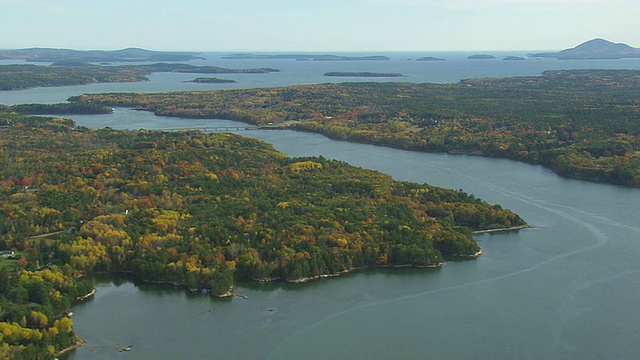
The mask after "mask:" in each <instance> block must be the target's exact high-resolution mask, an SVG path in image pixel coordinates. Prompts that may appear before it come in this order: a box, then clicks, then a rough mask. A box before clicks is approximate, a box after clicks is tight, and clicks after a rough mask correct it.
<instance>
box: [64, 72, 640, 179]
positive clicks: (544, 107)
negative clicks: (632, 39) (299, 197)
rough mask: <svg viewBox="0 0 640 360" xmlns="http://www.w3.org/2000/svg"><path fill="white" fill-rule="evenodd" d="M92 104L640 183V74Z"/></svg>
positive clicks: (308, 88) (90, 98) (137, 97)
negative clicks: (284, 128)
mask: <svg viewBox="0 0 640 360" xmlns="http://www.w3.org/2000/svg"><path fill="white" fill-rule="evenodd" d="M72 100H73V101H78V102H82V103H85V104H93V105H95V104H100V105H109V106H127V107H137V108H142V109H148V110H150V111H154V112H155V113H156V114H157V115H171V116H180V117H200V118H225V119H233V120H240V121H245V122H249V123H254V124H266V123H278V124H281V123H282V124H287V126H290V127H292V128H295V129H300V130H305V131H313V132H319V133H322V134H325V135H327V136H329V137H332V138H335V139H342V140H350V141H360V142H370V143H376V144H382V145H388V146H394V147H399V148H403V149H411V150H420V151H436V152H463V153H474V154H483V155H487V156H495V157H504V158H509V159H515V160H520V161H525V162H529V163H534V164H542V165H544V166H547V167H549V168H551V169H553V170H554V171H555V172H557V173H558V174H560V175H563V176H568V177H575V178H581V179H587V180H595V181H604V182H610V183H615V184H622V185H630V186H639V185H640V151H639V150H640V137H639V135H640V71H636V70H569V71H548V72H545V73H544V75H543V76H536V77H516V78H504V79H470V80H465V81H462V82H460V83H457V84H410V83H343V84H319V85H300V86H292V87H282V88H261V89H241V90H225V91H209V92H176V93H163V94H102V95H84V96H81V97H76V98H74V99H72Z"/></svg>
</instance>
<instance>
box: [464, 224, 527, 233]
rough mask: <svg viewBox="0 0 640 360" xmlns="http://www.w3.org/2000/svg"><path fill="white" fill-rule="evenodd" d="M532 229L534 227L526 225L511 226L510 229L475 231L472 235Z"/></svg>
mask: <svg viewBox="0 0 640 360" xmlns="http://www.w3.org/2000/svg"><path fill="white" fill-rule="evenodd" d="M533 228H534V226H532V225H529V224H527V225H520V226H512V227H508V228H500V229H487V230H477V231H474V232H472V234H473V235H481V234H493V233H499V232H509V231H518V230H522V229H533Z"/></svg>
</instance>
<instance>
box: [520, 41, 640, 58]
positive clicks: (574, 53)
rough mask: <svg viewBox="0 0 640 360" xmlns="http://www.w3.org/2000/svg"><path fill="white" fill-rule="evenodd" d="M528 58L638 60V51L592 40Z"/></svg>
mask: <svg viewBox="0 0 640 360" xmlns="http://www.w3.org/2000/svg"><path fill="white" fill-rule="evenodd" d="M529 56H530V57H551V58H556V59H560V60H587V59H623V58H640V49H638V48H633V47H631V46H629V45H627V44H622V43H617V44H616V43H613V42H611V41H607V40H604V39H593V40H589V41H587V42H585V43H582V44H580V45H578V46H576V47H574V48H571V49H565V50H562V51H559V52H547V53H538V54H529Z"/></svg>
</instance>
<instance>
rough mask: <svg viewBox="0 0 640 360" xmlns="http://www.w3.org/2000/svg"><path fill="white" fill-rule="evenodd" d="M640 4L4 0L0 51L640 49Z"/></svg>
mask: <svg viewBox="0 0 640 360" xmlns="http://www.w3.org/2000/svg"><path fill="white" fill-rule="evenodd" d="M639 19H640V1H638V0H102V1H100V0H0V34H2V36H0V48H2V49H19V48H28V47H53V48H70V49H78V50H91V49H101V50H116V49H122V48H127V47H141V48H145V49H150V50H174V51H254V52H258V51H306V52H318V51H323V52H326V51H358V52H371V51H473V50H494V51H498V50H561V49H565V48H570V47H574V46H576V45H578V44H580V43H582V42H585V41H587V40H590V39H594V38H604V39H606V40H609V41H613V42H621V43H626V44H628V45H631V46H634V47H640V20H639Z"/></svg>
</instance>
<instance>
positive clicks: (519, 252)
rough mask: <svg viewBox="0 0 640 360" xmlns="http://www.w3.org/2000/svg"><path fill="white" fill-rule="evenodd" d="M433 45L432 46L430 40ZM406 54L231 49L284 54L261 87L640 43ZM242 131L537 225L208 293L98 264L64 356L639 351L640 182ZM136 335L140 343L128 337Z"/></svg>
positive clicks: (92, 120)
mask: <svg viewBox="0 0 640 360" xmlns="http://www.w3.org/2000/svg"><path fill="white" fill-rule="evenodd" d="M427 55H431V54H424V55H423V56H427ZM509 55H518V54H509ZM394 56H395V58H396V60H393V61H391V62H384V64H383V63H376V64H372V63H370V62H367V63H363V62H350V63H331V64H329V63H325V62H321V63H320V62H318V63H316V62H308V61H307V62H294V61H288V62H284V61H280V60H278V61H276V62H277V63H278V64H275V63H273V61H263V60H260V61H257V60H242V61H237V60H233V62H234V64H238V65H241V66H237V67H265V66H268V67H276V68H281V70H282V71H281V72H280V73H272V74H265V75H242V76H239V75H238V76H236V75H234V76H233V77H236V78H238V79H244V80H243V81H246V84H245V83H244V82H242V83H241V85H243V86H244V85H247V86H246V87H252V86H255V85H259V86H280V85H291V84H294V83H308V82H327V81H326V80H328V78H324V77H322V73H323V72H324V71H325V70H326V69H328V68H331V70H327V71H351V69H352V68H357V69H358V71H379V72H401V73H403V74H405V75H407V79H404V80H407V81H412V79H414V80H415V82H450V81H458V80H459V79H458V78H467V77H484V76H493V77H495V76H498V77H504V76H519V75H537V74H539V73H541V71H543V70H547V69H548V68H558V67H563V66H566V68H571V67H582V68H585V67H586V68H590V67H591V68H592V67H598V66H600V67H603V68H611V67H616V66H617V67H619V68H635V69H640V62H639V61H638V60H637V59H636V60H633V61H625V60H623V61H621V62H617V61H611V60H609V61H604V60H603V61H598V62H584V61H583V62H560V61H557V60H542V61H535V60H527V61H513V62H510V61H502V60H492V61H493V62H486V61H485V62H483V61H478V60H474V61H471V60H466V59H465V58H464V57H463V56H462V55H460V54H458V58H457V60H455V61H454V60H447V61H445V62H439V63H437V64H436V63H417V62H414V61H407V59H408V58H410V57H412V58H414V59H415V58H416V57H417V54H395V55H394ZM433 56H438V55H433ZM441 57H442V56H441ZM221 61H222V60H216V63H220V62H221ZM228 61H231V60H228ZM469 61H471V62H469ZM454 62H458V65H457V66H458V67H457V69H456V66H453V63H454ZM192 63H194V62H192ZM194 64H195V63H194ZM380 64H383V65H380ZM392 64H395V66H397V68H393V69H392V68H391V67H392ZM404 64H407V65H406V66H407V69H405V68H402V66H404ZM488 64H489V65H488ZM445 65H446V66H450V67H451V73H448V75H443V72H444V70H441V71H434V73H438V74H439V75H437V76H441V78H437V76H436V75H429V71H432V69H431V67H433V66H445ZM418 66H420V68H417V70H415V69H416V67H418ZM518 66H519V67H521V68H520V69H516V70H514V69H513V68H512V67H518ZM227 67H231V66H227ZM305 67H306V68H305ZM311 67H318V68H317V69H315V70H312V69H311ZM487 68H489V69H487ZM336 69H337V70H336ZM409 69H414V70H409ZM425 69H431V70H425ZM296 71H297V72H296ZM412 71H415V72H416V74H420V75H412V74H413V73H412ZM293 73H296V74H297V75H295V76H294V75H291V74H293ZM444 73H446V72H444ZM305 74H306V75H305ZM312 74H315V75H312ZM317 74H320V75H317ZM461 74H463V75H461ZM305 76H306V77H305ZM183 77H184V78H190V77H193V74H156V75H152V77H151V81H149V82H145V83H136V84H95V85H87V86H77V87H68V88H45V89H32V90H24V91H15V92H0V103H12V102H13V101H15V102H18V103H23V102H57V101H60V100H59V99H60V98H62V100H64V98H66V97H67V96H71V95H78V94H80V93H83V92H103V91H133V90H131V87H137V86H139V87H140V89H142V90H140V91H149V92H159V91H168V90H178V89H179V88H181V87H183V86H187V87H188V89H191V90H193V89H196V88H202V86H201V85H202V84H197V85H198V86H196V85H194V84H189V83H182V82H180V81H183ZM220 77H223V76H220ZM225 77H226V76H225ZM289 77H290V78H291V79H290V80H287V79H283V78H289ZM276 78H278V79H279V80H277V81H276V80H274V79H276ZM445 78H448V80H447V79H445ZM261 79H262V80H261ZM296 79H297V80H296ZM342 80H344V79H342ZM349 80H351V79H349ZM375 80H376V81H380V79H375ZM387 80H388V79H387ZM259 81H263V83H258V82H259ZM251 82H254V83H253V85H251V84H250V83H251ZM184 84H189V85H184ZM260 84H262V85H260ZM232 85H234V84H232ZM235 85H236V86H238V84H235ZM154 86H155V87H154ZM225 86H227V85H225ZM93 87H95V88H93ZM105 88H109V89H111V90H104V89H105ZM208 88H220V86H208ZM87 90H89V91H87ZM135 91H138V90H135ZM26 99H32V100H29V101H24V100H26ZM73 118H74V119H75V120H76V121H77V122H78V124H79V125H82V126H87V127H92V128H100V127H104V126H110V127H113V128H128V129H140V128H145V129H176V128H206V127H207V126H209V127H211V126H242V124H239V123H236V122H232V121H229V120H216V119H209V120H207V119H197V120H194V119H178V118H170V117H162V118H160V117H156V116H154V115H153V114H151V113H148V112H140V111H134V110H130V109H116V111H115V112H114V114H110V115H91V116H73ZM238 133H239V134H242V135H245V136H253V137H257V138H260V139H262V140H264V141H267V142H269V143H271V144H273V146H274V147H275V148H276V149H278V150H279V151H282V152H284V153H286V154H288V155H290V156H307V155H322V156H324V157H327V158H332V159H338V160H343V161H346V162H349V163H351V164H353V165H356V166H361V167H365V168H370V169H375V170H379V171H383V172H385V173H388V174H390V175H392V176H393V177H394V178H396V179H398V180H408V181H415V182H421V183H422V182H427V183H430V184H433V185H439V186H444V187H448V188H454V189H463V190H464V191H466V192H468V193H472V194H474V195H476V196H478V197H480V198H482V199H484V200H486V201H488V202H491V203H498V204H501V205H502V206H504V207H507V208H509V209H512V210H513V211H515V212H517V213H518V214H520V215H521V216H522V217H523V218H524V219H525V220H526V221H528V222H529V223H530V224H531V225H533V226H535V228H533V229H526V230H521V231H519V232H512V233H502V234H485V235H480V236H477V240H478V241H479V244H480V245H481V246H482V248H483V250H484V255H483V256H481V257H480V258H478V259H476V260H473V261H461V262H447V263H446V264H445V265H444V267H443V268H442V269H436V270H434V269H429V270H425V269H401V270H400V269H397V270H384V271H382V270H375V271H366V272H357V273H352V274H349V275H347V276H343V277H339V278H331V279H323V280H320V281H315V282H311V283H308V284H285V283H276V284H267V285H259V284H255V283H241V284H239V286H238V288H237V289H236V292H237V293H238V294H242V295H246V297H247V298H246V299H243V298H232V299H226V300H219V299H211V298H210V297H208V296H206V295H202V294H190V293H188V292H186V291H184V290H183V289H180V288H174V287H166V286H151V285H145V284H141V283H138V282H136V281H134V280H132V279H116V278H108V279H96V280H95V281H96V288H97V290H98V291H97V294H96V296H95V298H93V299H92V300H89V301H88V302H85V303H82V304H79V305H76V306H75V307H74V308H73V312H74V317H73V320H74V327H75V331H76V332H77V333H78V334H79V335H80V336H81V337H83V338H85V339H86V340H87V344H86V345H85V346H83V347H82V348H80V349H78V350H76V351H74V352H72V353H70V354H69V355H67V356H66V358H68V359H121V358H131V359H171V358H194V359H197V358H223V357H225V358H232V359H336V358H340V359H425V358H446V359H534V358H535V359H539V358H545V359H634V358H637V357H638V356H639V355H640V343H639V342H638V338H640V276H639V275H640V264H639V263H638V261H637V259H638V258H639V255H640V190H639V189H633V188H625V187H619V186H614V185H607V184H599V183H592V182H586V181H578V180H571V179H565V178H561V177H559V176H557V175H555V174H554V173H552V172H550V171H549V170H547V169H545V168H543V167H540V166H534V165H528V164H523V163H518V162H514V161H510V160H503V159H491V158H484V157H479V156H470V155H453V154H427V153H419V152H411V151H403V150H398V149H391V148H385V147H380V146H373V145H367V144H354V143H349V142H340V141H334V140H330V139H327V138H325V137H323V136H321V135H317V134H310V133H301V132H293V131H273V130H269V131H261V130H251V131H243V130H240V131H238ZM129 345H131V346H132V348H131V351H130V352H120V351H119V350H120V349H122V348H124V347H126V346H129Z"/></svg>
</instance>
